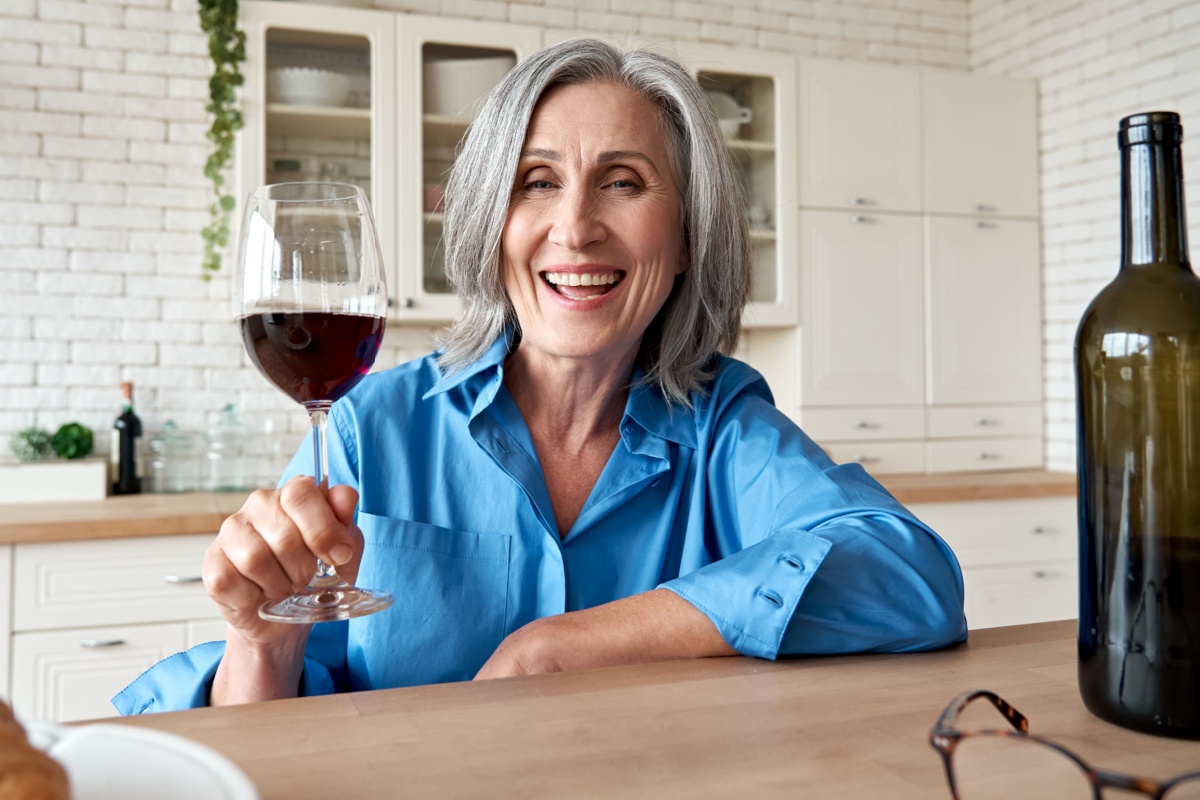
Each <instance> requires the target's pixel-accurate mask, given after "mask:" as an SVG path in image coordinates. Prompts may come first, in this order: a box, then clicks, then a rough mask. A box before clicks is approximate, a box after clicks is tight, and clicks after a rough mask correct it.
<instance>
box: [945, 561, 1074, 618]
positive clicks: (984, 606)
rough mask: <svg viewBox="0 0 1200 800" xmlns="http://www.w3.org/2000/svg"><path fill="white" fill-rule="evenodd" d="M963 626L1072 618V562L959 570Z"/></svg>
mask: <svg viewBox="0 0 1200 800" xmlns="http://www.w3.org/2000/svg"><path fill="white" fill-rule="evenodd" d="M963 584H964V588H965V591H966V597H967V599H966V613H967V626H968V627H970V628H993V627H998V626H1001V625H1025V624H1028V623H1032V622H1050V621H1051V620H1058V619H1074V618H1076V617H1077V616H1078V615H1079V570H1078V568H1077V566H1076V562H1075V561H1057V562H1052V563H1047V564H1040V565H1020V566H1012V567H976V568H973V569H968V570H964V571H963Z"/></svg>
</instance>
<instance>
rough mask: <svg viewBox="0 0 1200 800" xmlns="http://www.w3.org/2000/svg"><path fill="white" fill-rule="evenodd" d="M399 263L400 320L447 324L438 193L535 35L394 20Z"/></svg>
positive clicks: (448, 297) (504, 27) (520, 28)
mask: <svg viewBox="0 0 1200 800" xmlns="http://www.w3.org/2000/svg"><path fill="white" fill-rule="evenodd" d="M397 37H398V41H397V52H398V54H399V57H398V63H397V68H398V73H397V74H398V79H397V80H398V84H399V91H400V107H399V109H398V111H397V119H398V136H399V139H398V169H399V180H398V182H397V185H398V188H399V195H398V198H397V209H398V212H399V217H398V226H397V229H398V232H399V254H398V255H399V259H400V261H401V262H402V263H401V266H400V267H399V269H398V270H397V281H396V284H395V288H394V290H393V291H392V297H393V298H395V304H394V307H393V314H394V315H395V316H396V317H398V318H400V319H409V320H414V321H417V320H420V321H425V320H428V321H445V320H450V319H452V318H453V317H454V315H455V313H456V311H457V308H458V301H457V299H456V298H455V296H454V293H453V291H452V290H451V287H450V286H449V284H448V283H447V281H446V273H445V266H444V260H443V256H444V252H445V251H444V248H443V247H442V193H443V191H444V189H445V187H446V181H447V179H448V177H449V171H450V166H451V164H453V163H454V157H455V154H456V152H457V149H458V145H459V143H460V141H461V140H462V137H463V136H464V135H465V134H466V132H467V127H468V125H470V123H471V122H472V121H473V120H474V119H475V115H476V113H477V112H478V110H479V107H480V105H481V103H482V101H483V99H484V98H485V97H486V96H487V93H488V92H490V91H491V90H492V88H493V87H494V86H495V85H496V84H497V83H499V82H500V79H501V78H503V77H504V75H505V73H507V72H508V70H510V69H512V67H513V66H514V65H515V64H516V63H517V61H518V60H520V59H522V58H524V57H526V56H528V55H529V54H531V53H533V52H534V51H535V50H537V49H538V48H539V47H540V46H541V31H540V30H539V29H538V28H534V27H528V26H524V25H510V24H505V23H494V22H475V21H470V20H449V19H443V18H436V17H420V16H400V17H399V18H398V27H397Z"/></svg>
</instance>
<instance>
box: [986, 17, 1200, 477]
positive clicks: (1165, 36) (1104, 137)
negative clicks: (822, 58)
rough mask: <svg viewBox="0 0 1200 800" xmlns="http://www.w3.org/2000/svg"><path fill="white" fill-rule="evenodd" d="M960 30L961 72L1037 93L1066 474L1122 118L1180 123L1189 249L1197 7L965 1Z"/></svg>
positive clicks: (1055, 427)
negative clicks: (965, 56)
mask: <svg viewBox="0 0 1200 800" xmlns="http://www.w3.org/2000/svg"><path fill="white" fill-rule="evenodd" d="M970 29H971V67H972V69H977V70H981V71H984V72H989V73H999V74H1006V75H1015V76H1021V77H1028V78H1036V79H1038V81H1039V84H1040V88H1041V98H1040V116H1041V160H1042V219H1043V245H1042V253H1043V265H1044V266H1043V269H1044V272H1043V295H1044V299H1043V304H1044V318H1045V339H1046V344H1045V359H1046V364H1045V386H1046V412H1047V430H1046V433H1047V438H1048V442H1047V466H1048V467H1049V468H1051V469H1061V470H1070V471H1073V470H1074V469H1075V428H1074V424H1075V407H1074V402H1075V400H1074V398H1075V391H1074V372H1073V367H1072V351H1073V346H1074V336H1075V328H1076V325H1077V324H1078V322H1079V318H1080V317H1081V316H1082V314H1083V311H1084V309H1085V308H1086V307H1087V304H1088V303H1089V302H1090V301H1091V299H1092V297H1094V296H1095V295H1096V293H1097V292H1098V291H1099V290H1100V289H1101V287H1103V286H1104V285H1105V284H1106V283H1107V282H1108V281H1109V280H1111V279H1112V278H1113V276H1114V275H1115V274H1116V271H1117V265H1118V259H1119V258H1120V242H1119V234H1120V225H1119V220H1118V213H1119V212H1118V192H1119V186H1118V180H1119V174H1120V163H1119V161H1118V155H1117V139H1116V131H1117V123H1118V121H1119V120H1120V118H1121V117H1123V116H1127V115H1129V114H1133V113H1137V112H1139V111H1158V110H1165V111H1177V112H1179V113H1180V114H1181V115H1182V117H1183V123H1184V131H1185V138H1184V158H1185V170H1184V174H1185V176H1186V178H1187V184H1188V185H1187V187H1186V193H1187V196H1188V199H1189V201H1190V202H1189V203H1188V218H1189V220H1190V225H1189V228H1190V233H1191V240H1192V242H1196V241H1200V238H1197V237H1198V236H1200V205H1198V202H1200V158H1198V157H1197V154H1200V148H1198V147H1197V144H1196V142H1197V140H1198V138H1200V80H1197V75H1200V50H1197V48H1196V44H1197V43H1200V2H1196V0H971V14H970ZM1189 142H1190V143H1191V144H1189ZM1189 156H1191V157H1190V158H1189Z"/></svg>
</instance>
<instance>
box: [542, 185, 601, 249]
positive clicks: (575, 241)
mask: <svg viewBox="0 0 1200 800" xmlns="http://www.w3.org/2000/svg"><path fill="white" fill-rule="evenodd" d="M553 213H554V218H553V220H552V222H551V226H550V242H551V244H556V245H558V246H559V247H563V248H566V249H567V250H571V251H577V250H582V249H583V248H585V247H587V246H588V245H590V244H596V243H597V242H601V241H603V240H604V238H605V236H606V235H607V229H606V228H605V226H604V222H603V220H602V219H601V218H600V213H599V208H598V204H597V202H596V199H595V198H594V197H593V196H592V193H591V192H587V191H582V190H567V191H565V192H563V194H562V196H561V197H560V198H559V201H558V202H557V203H556V204H555V207H554V212H553Z"/></svg>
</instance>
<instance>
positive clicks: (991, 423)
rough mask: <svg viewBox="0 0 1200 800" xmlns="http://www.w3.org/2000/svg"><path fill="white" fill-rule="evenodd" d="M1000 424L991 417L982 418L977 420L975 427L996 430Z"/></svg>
mask: <svg viewBox="0 0 1200 800" xmlns="http://www.w3.org/2000/svg"><path fill="white" fill-rule="evenodd" d="M999 424H1000V420H998V419H992V418H991V417H980V418H979V419H977V420H975V425H976V426H978V427H980V428H994V427H995V426H997V425H999Z"/></svg>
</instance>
